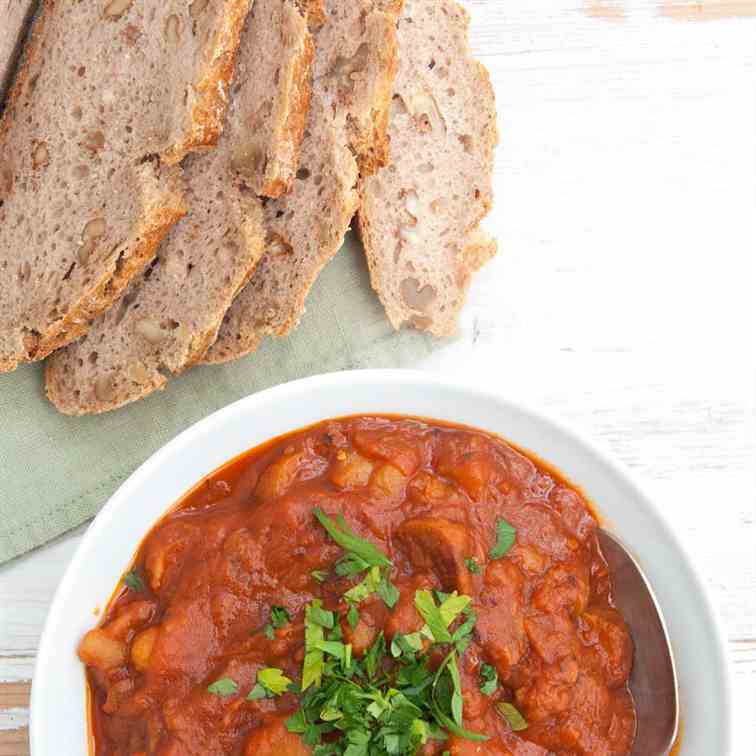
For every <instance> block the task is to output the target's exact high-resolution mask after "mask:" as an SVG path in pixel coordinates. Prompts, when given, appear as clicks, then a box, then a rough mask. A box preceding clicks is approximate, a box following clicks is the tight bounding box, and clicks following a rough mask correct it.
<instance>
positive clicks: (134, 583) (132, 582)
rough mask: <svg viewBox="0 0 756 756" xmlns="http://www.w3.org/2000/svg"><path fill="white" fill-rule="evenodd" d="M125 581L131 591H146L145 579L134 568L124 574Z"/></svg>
mask: <svg viewBox="0 0 756 756" xmlns="http://www.w3.org/2000/svg"><path fill="white" fill-rule="evenodd" d="M123 582H124V583H125V584H126V587H127V588H128V589H129V590H130V591H134V593H143V592H144V580H142V578H141V577H139V574H138V573H137V572H135V571H134V570H132V571H131V572H127V573H126V574H125V575H124V576H123Z"/></svg>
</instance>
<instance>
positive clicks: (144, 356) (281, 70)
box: [46, 0, 312, 414]
mask: <svg viewBox="0 0 756 756" xmlns="http://www.w3.org/2000/svg"><path fill="white" fill-rule="evenodd" d="M256 10H257V11H258V12H257V13H256V14H250V16H249V17H248V19H247V24H246V26H245V29H244V32H243V34H242V39H241V47H240V52H239V61H238V66H237V74H236V80H235V82H234V85H233V87H232V90H231V91H232V97H231V104H230V107H229V110H228V118H227V124H226V129H225V131H224V133H223V135H222V136H221V138H220V140H219V143H218V147H217V148H216V149H215V150H214V151H213V152H211V153H210V154H208V155H191V156H189V157H188V158H187V159H186V161H185V166H184V168H185V171H184V172H185V180H186V184H187V197H186V199H187V204H188V206H189V213H188V214H187V216H186V217H185V218H184V219H182V220H181V221H180V222H179V223H178V224H177V225H176V226H175V227H174V228H173V229H172V230H171V231H170V233H169V234H168V236H167V238H166V239H165V241H164V242H163V243H162V245H161V246H160V248H159V250H158V253H157V256H156V258H155V260H154V261H153V262H152V263H151V264H150V265H149V267H148V268H147V270H146V271H145V273H144V274H143V275H142V276H139V277H137V278H136V279H134V281H132V283H131V285H130V286H129V288H128V289H127V291H126V293H125V295H124V296H123V297H122V298H121V300H120V302H119V303H118V304H117V305H116V306H114V307H113V308H112V309H110V310H108V311H107V312H105V313H103V314H102V315H101V316H100V317H99V318H97V320H95V322H94V323H93V324H92V326H91V327H90V329H89V331H88V332H87V333H86V334H85V335H84V336H83V337H82V338H81V339H80V340H79V341H77V342H74V343H73V344H69V345H68V346H67V347H66V348H65V349H61V350H59V351H57V352H55V353H54V354H53V355H51V356H50V358H49V359H48V361H47V371H46V380H47V393H48V396H49V397H50V400H51V401H52V402H53V403H54V404H55V406H56V407H57V408H58V409H59V410H61V411H62V412H65V413H67V414H84V413H92V412H104V411H107V410H111V409H115V408H116V407H120V406H122V405H124V404H127V403H129V402H132V401H135V400H137V399H139V398H141V397H143V396H146V395H147V394H150V393H152V392H153V391H155V390H156V389H161V388H163V387H164V386H165V384H166V381H167V378H168V377H169V376H171V375H176V374H178V373H180V372H182V371H183V370H184V369H185V368H186V367H188V366H189V365H191V364H192V363H194V362H196V361H197V360H198V359H199V358H200V357H202V356H203V355H204V354H205V352H206V351H207V348H208V347H209V345H210V344H211V343H212V342H213V341H214V340H215V337H216V335H217V333H218V328H219V326H220V324H221V320H222V318H223V315H224V314H225V312H226V310H227V309H228V307H229V305H230V304H231V301H232V300H233V298H234V296H235V295H236V294H237V292H238V291H239V289H240V288H241V287H242V286H243V285H244V284H245V283H246V281H247V280H248V279H249V277H250V275H251V274H252V272H253V270H254V267H255V265H256V264H257V262H258V260H259V258H260V256H261V255H262V253H263V249H264V242H265V229H264V223H263V211H262V203H261V202H260V200H259V199H258V198H257V196H256V195H255V192H254V191H253V190H252V187H254V189H257V190H259V187H260V186H261V184H262V182H264V181H265V180H267V179H268V178H270V177H272V176H275V177H276V180H279V179H280V178H281V177H282V176H283V175H285V174H286V171H287V170H289V167H288V166H287V165H286V162H287V161H288V160H291V159H293V158H292V157H291V156H292V155H293V154H294V153H298V141H299V138H301V132H302V130H303V125H300V124H303V123H304V118H305V115H306V111H307V106H308V102H309V80H310V62H311V59H312V43H311V39H310V34H309V32H308V30H307V25H306V22H305V19H304V18H303V16H302V15H301V13H300V12H299V11H298V9H297V7H296V6H295V5H294V4H293V2H292V0H257V2H256ZM272 20H275V25H271V21H272ZM263 73H264V74H265V76H266V77H267V79H266V80H265V81H263V80H262V79H261V77H262V75H263ZM282 114H286V115H285V116H284V117H283V118H282V117H281V116H282ZM250 119H251V120H250ZM251 132H252V133H251ZM297 134H299V137H298V136H297ZM251 137H252V138H255V139H256V142H255V144H256V145H259V146H260V149H262V150H263V152H264V153H265V154H270V155H272V156H276V155H281V156H283V155H288V156H289V157H288V158H287V161H282V162H281V163H280V164H279V165H280V167H281V170H278V169H276V171H275V173H271V172H270V171H269V170H268V169H270V168H271V163H270V162H268V163H267V166H266V163H265V162H264V161H260V162H258V163H256V164H255V165H248V166H247V167H248V168H249V169H250V171H249V172H244V179H242V178H240V177H239V176H238V175H237V173H236V168H237V167H238V157H239V154H240V153H241V152H243V151H244V150H245V149H246V148H247V147H248V145H249V144H250V138H251ZM278 145H281V149H280V150H279V148H278ZM247 176H249V177H250V179H251V183H252V187H249V186H248V185H247V183H246V181H245V179H246V178H247Z"/></svg>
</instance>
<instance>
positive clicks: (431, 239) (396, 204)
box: [359, 0, 498, 336]
mask: <svg viewBox="0 0 756 756" xmlns="http://www.w3.org/2000/svg"><path fill="white" fill-rule="evenodd" d="M468 24H469V19H468V16H467V14H466V12H465V11H464V10H463V9H462V8H461V7H460V6H458V5H457V4H456V3H455V2H453V0H407V1H406V3H405V5H404V9H403V12H402V15H401V17H400V21H399V31H398V34H399V60H400V63H399V73H398V76H397V79H396V86H395V90H394V95H393V98H392V103H391V119H390V127H389V135H390V144H391V148H390V160H389V165H388V167H387V168H386V169H385V170H383V171H381V172H379V173H378V174H376V175H374V176H370V177H368V178H366V179H364V180H363V181H362V182H361V184H360V211H359V229H360V234H361V236H362V240H363V243H364V246H365V252H366V254H367V259H368V263H369V267H370V276H371V281H372V285H373V288H374V289H375V290H376V292H377V293H378V295H379V297H380V298H381V301H382V302H383V304H384V306H385V308H386V312H387V314H388V317H389V319H390V320H391V323H392V324H393V325H394V327H396V328H399V327H400V326H401V325H402V324H403V323H410V324H411V325H413V326H415V327H416V328H419V329H422V330H426V331H429V332H430V333H432V334H434V335H435V336H447V335H450V334H452V333H454V331H455V330H456V326H457V317H458V314H459V311H460V309H461V308H462V305H463V304H464V300H465V296H466V292H467V289H468V287H469V285H470V279H471V274H472V273H473V272H474V271H476V270H477V269H478V268H479V267H480V266H481V265H483V264H484V263H485V262H486V261H487V260H489V259H490V258H491V257H492V256H493V255H494V254H495V253H496V243H495V242H494V241H493V240H491V239H489V238H488V237H487V236H486V235H485V234H484V233H483V232H482V231H481V230H480V229H479V224H480V221H481V220H482V219H483V217H484V216H485V215H486V214H487V213H488V211H489V209H490V208H491V203H492V187H491V183H492V173H493V159H494V148H495V146H496V143H497V141H498V135H497V130H496V107H495V101H494V93H493V88H492V87H491V83H490V80H489V77H488V73H487V71H486V70H485V68H484V67H483V66H482V65H481V64H480V63H478V62H477V61H476V60H474V59H473V58H472V57H471V55H470V51H469V47H468V41H467V33H468Z"/></svg>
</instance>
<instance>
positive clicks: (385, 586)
mask: <svg viewBox="0 0 756 756" xmlns="http://www.w3.org/2000/svg"><path fill="white" fill-rule="evenodd" d="M376 590H377V592H378V595H379V596H380V597H381V599H383V603H384V604H386V606H387V607H388V608H389V609H393V608H394V607H395V606H396V603H397V601H399V595H400V594H399V589H398V588H397V587H396V586H395V585H394V584H393V583H392V582H391V581H390V580H389V579H388V576H387V575H384V576H383V577H382V578H381V582H380V583H378V588H377V589H376Z"/></svg>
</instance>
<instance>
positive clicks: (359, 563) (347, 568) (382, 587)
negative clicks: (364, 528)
mask: <svg viewBox="0 0 756 756" xmlns="http://www.w3.org/2000/svg"><path fill="white" fill-rule="evenodd" d="M313 511H314V513H315V517H316V518H317V519H318V522H319V523H320V524H321V525H322V526H323V527H324V528H325V529H326V531H327V533H328V535H330V536H331V538H332V539H333V540H334V541H335V542H336V543H337V544H338V545H339V546H341V548H342V549H344V551H345V552H346V553H345V554H344V556H343V557H341V559H339V561H338V562H337V563H336V568H335V571H336V574H337V575H339V576H340V577H353V576H355V575H360V574H362V573H363V572H367V575H366V576H365V577H364V578H363V579H362V580H361V581H360V582H359V583H357V585H355V586H354V587H353V588H350V589H349V590H348V591H347V592H346V593H345V594H344V598H346V600H347V601H349V602H350V603H352V604H359V603H360V602H362V601H364V600H365V599H366V598H368V596H372V595H373V594H374V593H377V594H378V595H379V596H380V598H381V599H382V600H383V603H384V604H386V606H387V607H388V608H389V609H393V608H394V607H395V606H396V602H397V601H399V591H398V589H397V588H396V586H395V585H393V584H392V583H391V581H390V580H389V573H390V571H391V568H392V567H393V563H392V562H391V560H390V559H389V558H388V557H387V556H386V555H385V554H384V553H383V552H382V551H381V550H380V549H379V548H378V547H377V546H375V545H374V544H372V543H370V541H367V540H365V539H364V538H360V536H358V535H357V534H356V533H355V532H354V531H353V530H352V529H351V528H350V527H349V526H348V525H347V524H346V521H345V520H344V517H343V515H339V516H338V518H337V520H338V522H334V521H333V520H332V519H331V518H330V517H329V516H328V515H327V514H326V513H325V512H323V510H322V509H320V508H319V507H315V509H314V510H313Z"/></svg>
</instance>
